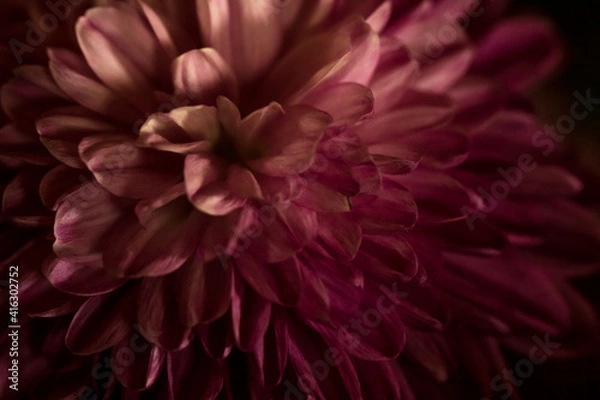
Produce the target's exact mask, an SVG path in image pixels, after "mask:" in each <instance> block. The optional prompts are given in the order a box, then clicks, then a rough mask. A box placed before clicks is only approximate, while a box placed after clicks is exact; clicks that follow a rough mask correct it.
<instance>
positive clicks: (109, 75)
mask: <svg viewBox="0 0 600 400" xmlns="http://www.w3.org/2000/svg"><path fill="white" fill-rule="evenodd" d="M125 27H126V28H127V31H125V30H124V29H125ZM75 30H76V33H77V39H78V42H79V45H80V47H81V50H82V52H83V54H84V56H85V58H86V60H87V62H88V64H89V65H90V67H91V68H92V69H93V70H94V72H95V73H96V75H97V76H98V77H99V78H100V79H101V80H102V81H103V82H104V83H105V84H106V85H107V86H108V87H109V88H111V89H112V90H114V91H115V92H116V93H118V94H120V95H121V96H123V97H124V98H125V99H127V100H129V101H130V102H131V104H134V105H136V107H138V108H139V109H141V110H146V111H149V110H155V109H157V108H158V106H159V105H160V104H159V103H158V102H157V101H156V98H155V96H154V90H153V87H152V81H153V79H155V78H156V77H157V75H159V74H160V72H161V70H162V71H165V69H166V64H165V59H164V57H165V56H164V53H163V52H162V48H161V47H160V45H159V44H158V42H157V40H156V39H155V37H154V36H153V35H152V33H151V32H150V31H149V30H148V29H147V27H146V26H144V24H143V23H142V20H141V18H140V16H139V15H138V14H137V11H136V10H135V9H134V8H133V7H131V6H129V5H125V4H119V5H118V6H115V7H97V8H93V9H90V10H88V12H87V13H86V14H85V16H83V17H81V18H80V19H79V20H78V21H77V24H76V27H75ZM125 38H127V39H125Z"/></svg>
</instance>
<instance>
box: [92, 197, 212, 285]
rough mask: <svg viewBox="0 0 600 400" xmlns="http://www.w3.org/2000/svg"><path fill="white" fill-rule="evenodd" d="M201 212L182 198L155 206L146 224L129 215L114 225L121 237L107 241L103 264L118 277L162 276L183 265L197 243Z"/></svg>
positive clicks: (115, 231)
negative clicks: (159, 206)
mask: <svg viewBox="0 0 600 400" xmlns="http://www.w3.org/2000/svg"><path fill="white" fill-rule="evenodd" d="M200 221H201V218H200V215H199V214H197V213H195V212H194V211H193V210H192V209H191V207H189V206H188V205H187V203H186V200H185V199H184V198H183V197H180V198H178V199H177V200H174V201H172V202H171V203H169V204H167V205H165V206H163V207H161V208H159V209H156V210H155V211H153V213H152V214H151V215H149V216H148V219H147V222H146V224H145V225H141V224H140V223H139V222H138V221H137V219H136V218H134V217H130V218H125V219H123V220H121V221H120V223H119V224H118V225H116V226H115V227H114V228H113V233H112V234H116V233H117V232H118V234H119V236H120V237H121V238H122V239H121V240H119V241H117V242H112V241H111V240H110V235H108V236H107V237H106V238H105V240H104V243H103V244H104V248H103V260H104V265H105V266H106V267H107V268H110V269H112V270H113V271H114V274H115V275H118V276H129V277H136V276H162V275H166V274H168V273H170V272H173V271H175V270H176V269H178V268H179V267H181V266H182V265H183V264H184V263H185V262H186V261H187V260H188V258H189V256H190V255H191V254H192V252H193V251H194V250H195V249H196V247H197V246H198V239H199V236H200V234H201V231H200V229H199V226H200Z"/></svg>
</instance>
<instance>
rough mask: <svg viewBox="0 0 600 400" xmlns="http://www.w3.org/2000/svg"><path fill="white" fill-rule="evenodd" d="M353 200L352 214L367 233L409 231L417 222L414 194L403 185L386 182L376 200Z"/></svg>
mask: <svg viewBox="0 0 600 400" xmlns="http://www.w3.org/2000/svg"><path fill="white" fill-rule="evenodd" d="M361 200H362V199H361V198H356V197H355V198H353V199H352V203H353V208H352V214H353V215H354V216H355V218H356V220H357V221H359V222H360V224H361V227H362V229H363V231H366V232H372V233H377V232H380V233H381V232H390V231H397V230H407V229H409V228H410V227H412V226H413V225H414V224H415V223H416V222H417V205H416V204H415V201H414V198H413V196H412V194H411V193H410V192H409V191H408V190H407V189H406V188H405V187H403V186H402V185H400V184H398V183H396V182H393V181H390V180H385V181H384V183H383V190H382V193H381V195H380V197H378V198H377V199H376V200H374V201H372V202H371V201H368V200H367V201H366V202H364V203H363V202H362V201H361Z"/></svg>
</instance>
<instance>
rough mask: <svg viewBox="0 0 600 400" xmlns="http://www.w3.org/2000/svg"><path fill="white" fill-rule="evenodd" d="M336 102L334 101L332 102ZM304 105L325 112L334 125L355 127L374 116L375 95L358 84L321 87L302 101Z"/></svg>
mask: <svg viewBox="0 0 600 400" xmlns="http://www.w3.org/2000/svg"><path fill="white" fill-rule="evenodd" d="M332 100H334V101H332ZM302 103H304V104H308V105H311V106H313V107H315V108H318V109H320V110H323V111H325V112H326V113H328V114H329V115H331V117H332V118H333V122H332V124H333V125H336V126H339V125H354V124H356V123H359V122H361V121H362V120H364V119H368V118H370V117H371V116H372V114H373V107H374V104H373V103H374V100H373V93H371V90H370V89H369V88H368V87H365V86H362V85H359V84H357V83H338V84H334V85H331V86H325V85H322V86H320V87H319V88H318V89H317V90H314V91H312V92H311V93H310V95H308V96H307V97H305V98H304V99H302Z"/></svg>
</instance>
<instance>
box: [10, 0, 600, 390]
mask: <svg viewBox="0 0 600 400" xmlns="http://www.w3.org/2000/svg"><path fill="white" fill-rule="evenodd" d="M105 3H106V2H105ZM475 3H476V2H475ZM475 3H474V2H469V1H458V2H456V1H441V0H440V1H422V2H421V1H409V2H405V1H380V0H371V1H350V0H347V1H337V2H331V1H324V0H323V1H320V0H318V1H317V0H315V1H295V0H290V1H287V2H285V4H279V3H277V2H274V0H253V1H237V0H223V1H211V0H200V1H197V2H186V1H179V0H174V1H169V2H164V3H159V2H153V1H148V2H145V1H126V2H121V1H112V2H108V3H107V4H104V5H102V6H94V7H91V6H90V7H89V8H88V9H87V11H86V12H85V14H84V15H83V16H81V17H80V18H78V19H77V22H76V23H75V24H74V25H68V28H69V29H71V30H72V32H74V33H75V37H76V40H75V41H73V42H69V43H67V45H66V46H63V47H58V46H51V45H47V46H45V47H46V50H47V57H48V60H47V61H46V60H44V61H43V62H40V63H38V64H31V65H23V66H20V67H18V68H17V69H16V70H15V71H14V74H15V77H14V78H13V79H12V80H10V81H8V82H7V83H5V84H4V86H3V88H2V105H3V109H4V112H5V113H6V115H7V116H8V118H9V119H10V122H9V123H8V124H7V125H5V126H4V128H2V130H1V131H0V132H1V135H0V141H1V142H2V145H3V149H6V150H3V153H2V157H3V158H2V161H3V162H4V163H5V164H6V165H7V166H8V167H9V168H11V170H14V171H16V172H15V176H14V178H13V179H11V180H10V182H8V183H7V184H6V186H5V187H4V190H3V201H2V216H3V218H4V219H5V220H6V221H7V222H8V223H10V224H11V225H14V226H17V227H18V228H10V229H11V230H10V232H14V231H18V232H20V233H22V232H25V233H22V238H21V239H19V240H18V241H17V243H19V245H20V246H15V250H14V251H13V252H11V253H10V255H8V256H7V257H6V259H7V263H11V262H19V263H21V264H23V265H24V267H23V268H24V270H25V271H26V274H25V276H24V278H23V279H25V280H26V284H25V288H24V297H23V298H24V299H25V303H26V307H27V310H28V312H29V313H30V314H31V315H33V316H35V317H38V318H39V317H45V318H50V319H54V320H55V321H56V326H57V327H56V328H52V329H50V328H49V329H48V331H49V333H48V334H47V335H48V336H51V337H53V338H56V337H58V338H59V339H58V340H57V341H56V343H58V344H55V345H54V346H56V348H57V349H60V351H62V352H66V353H70V354H71V356H70V357H69V358H68V359H69V360H71V361H70V362H71V363H72V364H70V365H71V369H68V368H67V367H65V369H64V370H60V371H58V372H57V373H60V374H70V373H71V371H77V374H79V373H80V371H87V373H83V374H82V376H83V377H82V378H80V376H79V375H77V379H73V380H72V381H70V384H69V385H68V389H66V390H67V392H68V395H73V394H77V393H78V391H79V392H80V391H81V388H82V386H83V388H84V389H85V388H87V387H88V386H86V385H89V388H90V390H92V391H93V392H95V393H97V394H98V395H106V396H110V395H111V394H112V395H115V396H116V395H118V394H119V393H122V394H123V395H124V396H128V395H129V396H133V395H137V393H138V392H137V391H139V390H144V391H146V392H145V393H147V394H148V395H149V396H152V398H161V399H162V398H164V399H187V398H191V397H192V395H193V396H196V397H199V398H206V399H213V398H216V397H217V396H218V395H219V393H221V394H222V396H225V397H227V396H230V397H229V398H231V396H234V397H235V398H237V396H240V398H245V397H248V393H250V394H251V397H252V398H265V399H266V398H271V397H273V398H289V396H296V397H298V396H304V395H305V394H309V393H310V394H311V395H312V396H314V397H316V398H327V399H334V398H350V399H375V398H385V399H399V398H414V397H415V396H416V397H417V398H438V397H440V396H441V393H442V392H443V391H444V390H446V389H447V388H448V387H449V386H454V384H453V383H452V382H453V379H451V377H453V376H454V375H457V374H461V373H463V374H466V375H470V376H471V377H474V378H475V381H476V382H477V383H478V385H479V389H478V390H479V392H481V394H482V395H491V390H492V388H491V387H490V381H491V380H492V379H493V377H494V376H495V374H496V373H497V372H498V370H499V369H501V368H502V365H503V364H502V363H503V361H502V357H501V353H500V349H501V346H503V345H508V346H511V347H512V348H517V349H519V348H522V347H524V346H527V345H526V343H527V340H530V339H531V336H532V335H536V334H537V335H542V336H541V337H543V335H544V334H547V335H552V336H553V337H561V338H562V339H561V340H563V342H564V343H567V342H568V341H569V340H574V339H573V338H575V337H576V335H577V334H579V333H580V332H581V330H580V328H581V327H582V326H587V327H589V326H595V325H594V324H596V321H595V317H593V316H591V315H590V314H589V313H587V314H586V313H585V312H584V311H581V310H582V309H581V307H580V306H581V305H582V304H585V302H584V300H582V299H581V298H580V297H579V295H578V294H577V292H575V291H574V290H573V289H571V288H570V286H569V285H568V284H567V282H566V277H567V276H569V275H572V274H577V273H579V271H586V270H589V266H590V265H591V264H592V263H593V262H594V261H595V260H597V257H598V251H597V248H598V246H597V243H598V240H599V239H600V228H599V226H600V225H599V224H598V221H597V217H596V216H595V215H594V214H593V213H592V212H591V211H589V210H587V209H586V208H584V207H583V206H580V205H578V204H577V202H576V201H574V200H572V199H573V197H574V196H575V195H576V194H577V193H579V191H580V190H581V189H582V184H581V182H580V181H579V179H578V178H577V177H576V176H575V175H573V174H572V173H571V172H569V164H568V163H567V162H566V161H565V158H564V153H563V150H561V149H560V147H559V146H558V144H555V145H556V146H554V147H553V148H552V150H551V151H550V152H549V153H548V154H546V151H547V148H545V146H544V145H540V143H541V142H540V141H539V140H540V137H539V132H540V128H541V123H540V122H539V121H538V120H537V119H536V117H535V116H534V115H533V113H532V112H531V109H530V107H529V105H528V102H527V101H526V100H525V99H524V97H523V93H524V92H525V91H526V90H527V89H529V88H530V87H532V86H533V85H534V84H536V83H537V82H538V81H539V79H540V78H543V77H545V76H546V75H547V74H549V73H550V72H551V71H552V70H553V68H554V66H555V65H556V63H557V62H559V61H560V60H561V52H560V48H559V47H558V45H557V44H556V42H555V38H554V35H553V33H552V31H551V27H549V26H548V24H547V23H546V22H544V21H542V20H538V19H536V18H532V17H518V18H514V19H512V20H507V21H504V22H498V23H497V24H495V25H494V24H493V23H494V22H495V20H496V18H497V16H498V15H497V14H499V11H501V10H500V8H502V7H501V6H499V5H498V4H497V3H498V2H496V3H494V4H492V3H491V2H489V3H488V2H484V3H481V4H475ZM476 5H479V7H474V6H476ZM479 18H480V19H479ZM465 19H466V20H467V21H469V20H471V19H473V21H471V22H472V23H473V24H472V26H471V28H470V29H469V30H465V29H463V27H464V26H465V25H464V20H465ZM461 23H463V27H461V26H460V25H461ZM480 25H485V26H486V27H487V26H490V25H493V27H492V28H491V29H487V30H485V29H483V28H482V27H481V26H480ZM533 50H535V51H533ZM5 160H6V161H5ZM498 174H500V175H498ZM502 177H504V178H505V181H504V180H502V181H500V180H499V178H502ZM499 182H501V183H499ZM490 193H491V194H492V195H490ZM557 207H558V208H559V209H560V210H561V213H556V212H554V211H553V210H554V209H555V208H557ZM585 221H594V222H593V223H592V224H590V223H585ZM7 229H8V228H7ZM26 253H27V256H25V254H26ZM583 307H587V306H583ZM583 314H586V315H585V316H582V315H583ZM38 318H33V319H32V322H31V324H34V323H36V321H37V319H38ZM579 339H580V338H579ZM48 340H49V339H48ZM62 341H64V343H65V345H66V347H64V346H63V344H62ZM524 343H525V344H524ZM566 347H568V346H565V348H566ZM136 349H137V350H136ZM576 350H577V349H575V350H573V349H572V348H570V350H566V351H565V352H568V351H576ZM579 350H581V349H579ZM57 351H59V350H57ZM108 352H109V353H110V354H111V356H112V357H113V358H114V359H116V363H113V364H112V373H113V374H114V377H115V378H116V380H111V381H110V382H109V383H108V384H106V385H104V384H103V383H104V382H100V381H99V379H100V378H97V377H95V376H94V375H93V374H92V375H90V373H89V370H90V368H93V365H94V363H96V362H98V361H97V360H98V358H99V357H100V358H101V355H102V354H106V353H108ZM126 353H127V354H131V357H132V358H131V360H130V361H123V360H124V358H122V357H125V356H123V354H126ZM61 354H62V353H61ZM43 357H46V355H44V356H43ZM61 357H62V358H61V359H62V360H66V359H67V358H66V357H65V356H64V354H63V355H62V356H61ZM487 359H489V361H484V360H487ZM100 362H101V360H100ZM90 365H92V367H90ZM31 379H32V382H38V381H39V380H41V379H42V377H41V375H39V376H37V377H36V376H35V375H34V376H33V377H32V378H31ZM432 383H435V384H432ZM32 387H34V386H32ZM35 387H36V388H37V387H45V386H35ZM32 390H34V389H32ZM61 390H65V389H64V388H61ZM452 390H459V391H460V390H466V389H465V388H462V387H457V388H453V389H452ZM460 393H465V392H460ZM286 396H287V397H286ZM436 396H437V397H436ZM460 396H461V395H460V394H459V395H458V398H460ZM107 398H108V397H107ZM298 398H299V397H298ZM302 398H303V397H302ZM440 398H441V397H440Z"/></svg>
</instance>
